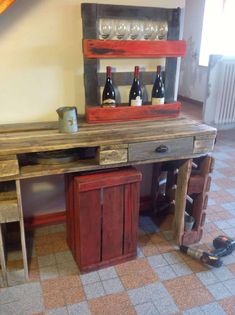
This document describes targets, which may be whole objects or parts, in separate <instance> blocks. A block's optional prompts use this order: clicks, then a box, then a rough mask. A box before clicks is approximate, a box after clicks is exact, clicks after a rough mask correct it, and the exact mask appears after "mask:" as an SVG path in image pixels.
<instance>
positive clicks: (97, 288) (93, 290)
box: [84, 282, 105, 300]
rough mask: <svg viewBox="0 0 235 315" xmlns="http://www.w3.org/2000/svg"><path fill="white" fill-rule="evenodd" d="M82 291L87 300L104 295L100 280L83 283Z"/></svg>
mask: <svg viewBox="0 0 235 315" xmlns="http://www.w3.org/2000/svg"><path fill="white" fill-rule="evenodd" d="M84 291H85V294H86V298H87V299H88V300H89V299H95V298H97V297H100V296H104V295H105V290H104V287H103V285H102V283H101V282H95V283H91V284H86V285H84Z"/></svg>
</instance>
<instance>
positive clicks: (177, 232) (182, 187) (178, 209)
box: [173, 159, 192, 244]
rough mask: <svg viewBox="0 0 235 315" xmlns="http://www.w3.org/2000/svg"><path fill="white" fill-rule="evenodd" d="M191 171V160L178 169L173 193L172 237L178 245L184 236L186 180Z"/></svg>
mask: <svg viewBox="0 0 235 315" xmlns="http://www.w3.org/2000/svg"><path fill="white" fill-rule="evenodd" d="M191 169H192V160H191V159H189V160H186V161H185V162H183V164H182V165H181V166H180V168H179V172H178V177H177V187H176V192H175V215H174V222H173V235H174V238H175V240H176V242H177V243H178V244H181V243H182V236H183V234H184V213H185V206H186V195H187V188H188V180H189V176H190V173H191Z"/></svg>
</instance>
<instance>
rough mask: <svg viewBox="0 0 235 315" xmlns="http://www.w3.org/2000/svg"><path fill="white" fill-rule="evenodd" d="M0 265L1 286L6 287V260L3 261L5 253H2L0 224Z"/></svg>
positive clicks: (0, 229) (0, 227)
mask: <svg viewBox="0 0 235 315" xmlns="http://www.w3.org/2000/svg"><path fill="white" fill-rule="evenodd" d="M0 264H1V268H2V279H3V285H4V286H6V285H7V268H6V260H5V252H4V244H3V237H2V225H1V224H0Z"/></svg>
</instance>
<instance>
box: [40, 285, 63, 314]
mask: <svg viewBox="0 0 235 315" xmlns="http://www.w3.org/2000/svg"><path fill="white" fill-rule="evenodd" d="M43 299H44V305H45V309H46V310H47V309H50V308H58V307H63V306H65V305H66V302H65V299H64V296H63V292H62V291H60V290H58V291H56V292H53V293H47V294H44V295H43Z"/></svg>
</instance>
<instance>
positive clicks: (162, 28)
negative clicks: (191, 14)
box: [157, 22, 168, 40]
mask: <svg viewBox="0 0 235 315" xmlns="http://www.w3.org/2000/svg"><path fill="white" fill-rule="evenodd" d="M167 32H168V24H167V22H159V23H158V31H157V37H158V39H160V40H161V39H166V38H167Z"/></svg>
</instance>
